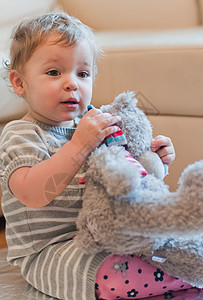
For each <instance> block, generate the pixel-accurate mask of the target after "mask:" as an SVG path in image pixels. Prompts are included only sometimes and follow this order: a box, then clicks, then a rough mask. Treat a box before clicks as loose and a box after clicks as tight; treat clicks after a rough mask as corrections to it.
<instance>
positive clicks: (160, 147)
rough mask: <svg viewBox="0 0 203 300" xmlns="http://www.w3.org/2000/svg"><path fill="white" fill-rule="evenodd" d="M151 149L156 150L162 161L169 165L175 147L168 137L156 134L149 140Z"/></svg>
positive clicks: (173, 157)
mask: <svg viewBox="0 0 203 300" xmlns="http://www.w3.org/2000/svg"><path fill="white" fill-rule="evenodd" d="M151 150H152V151H153V152H156V153H157V154H158V155H159V157H160V158H161V160H162V162H163V163H164V164H166V165H168V166H169V165H170V164H171V163H172V162H173V161H174V159H175V149H174V147H173V143H172V141H171V139H170V138H169V137H166V136H163V135H158V136H156V137H155V138H154V139H153V140H152V142H151Z"/></svg>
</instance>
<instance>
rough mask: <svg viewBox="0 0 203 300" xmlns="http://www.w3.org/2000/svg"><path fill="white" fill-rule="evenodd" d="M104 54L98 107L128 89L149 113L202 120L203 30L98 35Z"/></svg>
mask: <svg viewBox="0 0 203 300" xmlns="http://www.w3.org/2000/svg"><path fill="white" fill-rule="evenodd" d="M96 36H97V39H98V43H99V44H100V46H101V47H102V48H103V49H104V55H103V56H102V57H101V58H100V61H99V64H98V74H97V77H96V81H95V88H94V93H93V104H94V105H95V106H96V107H99V106H101V105H102V104H107V103H109V102H111V101H112V99H114V97H115V96H116V95H118V94H119V93H121V92H123V91H124V90H133V91H135V92H136V93H137V95H139V97H140V98H141V99H140V100H141V101H142V103H143V105H144V106H148V107H149V108H151V109H152V111H148V113H154V114H163V115H188V116H203V105H202V95H203V85H202V74H203V27H197V28H190V29H181V30H180V29H179V30H165V31H127V32H117V33H115V32H99V33H96Z"/></svg>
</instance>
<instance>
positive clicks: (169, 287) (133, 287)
mask: <svg viewBox="0 0 203 300" xmlns="http://www.w3.org/2000/svg"><path fill="white" fill-rule="evenodd" d="M191 288H192V286H191V285H190V284H188V283H184V282H183V281H182V280H180V279H178V278H174V277H172V276H169V275H167V274H166V273H164V272H163V271H162V270H160V269H158V268H155V267H153V266H151V265H150V264H148V263H147V262H145V261H143V260H142V259H140V258H139V257H137V256H134V255H123V256H119V255H111V256H109V257H108V258H107V259H106V260H105V261H104V262H103V263H102V264H101V266H100V268H99V270H98V272H97V276H96V284H95V292H96V296H97V298H98V299H105V300H112V299H142V298H148V297H152V296H157V295H164V296H162V297H163V298H162V299H170V298H169V297H170V294H171V293H172V292H174V291H180V290H185V289H191ZM194 290H197V292H198V291H200V290H198V289H195V288H194V289H191V291H189V293H191V292H192V291H194ZM171 298H172V297H171ZM156 299H157V298H156ZM160 299H161V298H160ZM184 299H186V298H184ZM188 299H196V298H192V297H191V295H190V298H188Z"/></svg>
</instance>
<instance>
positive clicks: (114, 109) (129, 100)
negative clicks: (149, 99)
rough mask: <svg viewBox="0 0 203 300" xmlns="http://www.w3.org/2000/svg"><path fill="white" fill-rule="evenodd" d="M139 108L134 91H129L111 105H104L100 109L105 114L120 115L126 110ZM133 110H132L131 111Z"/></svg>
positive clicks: (119, 96)
mask: <svg viewBox="0 0 203 300" xmlns="http://www.w3.org/2000/svg"><path fill="white" fill-rule="evenodd" d="M135 106H137V99H136V97H135V93H134V92H133V91H127V92H123V93H121V94H119V95H118V96H117V97H116V98H115V99H114V101H113V102H112V103H111V104H108V105H102V106H101V107H100V109H101V110H102V111H103V112H110V113H112V114H116V113H119V112H120V111H123V110H124V109H126V108H127V109H128V110H131V109H133V107H135ZM130 108H131V109H130Z"/></svg>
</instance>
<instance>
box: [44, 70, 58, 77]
mask: <svg viewBox="0 0 203 300" xmlns="http://www.w3.org/2000/svg"><path fill="white" fill-rule="evenodd" d="M46 74H47V75H50V76H59V75H61V73H60V72H59V71H58V70H50V71H48V72H47V73H46Z"/></svg>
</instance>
